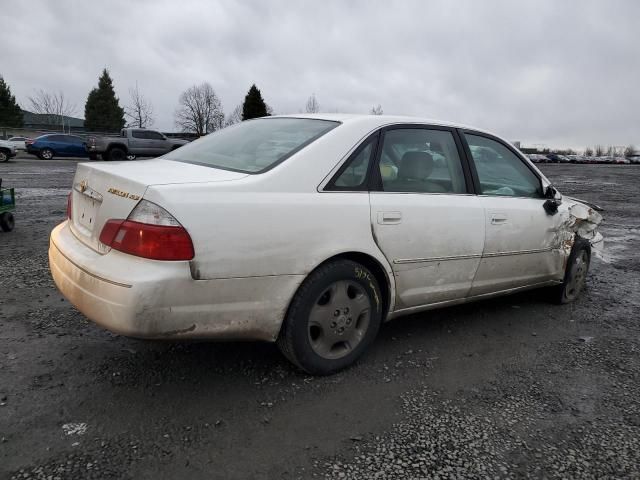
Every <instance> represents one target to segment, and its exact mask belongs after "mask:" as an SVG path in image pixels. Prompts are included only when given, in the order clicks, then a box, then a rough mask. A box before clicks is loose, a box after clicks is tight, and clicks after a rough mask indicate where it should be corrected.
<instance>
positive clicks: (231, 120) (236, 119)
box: [224, 104, 242, 127]
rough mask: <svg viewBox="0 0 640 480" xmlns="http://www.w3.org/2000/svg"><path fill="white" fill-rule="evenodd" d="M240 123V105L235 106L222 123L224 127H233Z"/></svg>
mask: <svg viewBox="0 0 640 480" xmlns="http://www.w3.org/2000/svg"><path fill="white" fill-rule="evenodd" d="M241 121H242V104H240V105H237V106H236V108H234V109H233V112H231V113H230V114H229V115H227V117H226V118H225V121H224V126H225V127H229V126H231V125H235V124H236V123H240V122H241Z"/></svg>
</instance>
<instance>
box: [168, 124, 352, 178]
mask: <svg viewBox="0 0 640 480" xmlns="http://www.w3.org/2000/svg"><path fill="white" fill-rule="evenodd" d="M338 125H340V122H334V121H329V120H316V119H310V118H258V119H255V120H247V121H244V122H241V123H238V124H236V125H233V126H231V127H227V128H223V129H222V130H218V131H216V132H214V133H211V134H209V135H207V136H205V137H202V138H200V139H198V140H196V141H194V142H191V143H189V144H187V145H185V146H183V147H180V148H178V149H176V150H173V151H172V152H170V153H167V154H166V155H164V156H163V157H162V158H165V159H168V160H175V161H178V162H185V163H195V164H197V165H204V166H207V167H214V168H222V169H225V170H232V171H236V172H243V173H261V172H263V171H266V170H268V169H270V168H272V167H273V166H275V165H277V164H278V163H280V162H282V161H284V160H285V159H287V158H288V157H290V156H291V155H293V154H294V153H296V152H297V151H299V150H300V149H302V148H304V147H305V146H307V145H309V144H310V143H311V142H313V141H314V140H316V139H318V138H320V137H321V136H322V135H324V134H325V133H327V132H328V131H330V130H332V129H334V128H335V127H337V126H338Z"/></svg>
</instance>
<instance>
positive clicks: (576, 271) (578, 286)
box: [552, 236, 591, 304]
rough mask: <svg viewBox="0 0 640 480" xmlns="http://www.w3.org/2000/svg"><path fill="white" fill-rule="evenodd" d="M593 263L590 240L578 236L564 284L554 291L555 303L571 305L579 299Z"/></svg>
mask: <svg viewBox="0 0 640 480" xmlns="http://www.w3.org/2000/svg"><path fill="white" fill-rule="evenodd" d="M590 263H591V244H590V243H589V241H588V240H585V239H584V238H582V237H578V236H576V240H575V242H574V243H573V248H572V249H571V254H570V255H569V259H568V260H567V268H566V270H565V274H564V280H563V281H562V284H560V285H558V286H557V287H555V288H554V289H553V294H552V300H553V301H554V303H558V304H565V303H571V302H574V301H575V300H577V299H578V297H579V296H580V292H582V290H583V289H584V286H585V283H586V280H587V273H589V265H590Z"/></svg>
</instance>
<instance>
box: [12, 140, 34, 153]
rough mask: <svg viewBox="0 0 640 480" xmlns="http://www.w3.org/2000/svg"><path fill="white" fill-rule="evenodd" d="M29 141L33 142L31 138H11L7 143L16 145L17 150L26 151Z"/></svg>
mask: <svg viewBox="0 0 640 480" xmlns="http://www.w3.org/2000/svg"><path fill="white" fill-rule="evenodd" d="M29 140H31V139H30V138H29V137H11V138H10V139H9V140H7V141H8V142H9V143H11V144H13V145H15V147H16V150H22V151H25V150H26V149H27V141H29Z"/></svg>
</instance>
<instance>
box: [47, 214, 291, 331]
mask: <svg viewBox="0 0 640 480" xmlns="http://www.w3.org/2000/svg"><path fill="white" fill-rule="evenodd" d="M49 265H50V269H51V274H52V276H53V280H54V282H55V284H56V286H57V287H58V289H59V290H60V292H61V293H62V294H63V295H64V296H65V297H66V298H67V299H68V300H69V301H70V302H71V303H72V304H73V305H74V306H75V307H76V308H77V309H78V310H80V311H81V312H82V313H83V314H84V315H86V316H87V317H88V318H89V319H90V320H92V321H93V322H95V323H97V324H98V325H101V326H103V327H104V328H107V329H108V330H111V331H113V332H115V333H119V334H122V335H127V336H132V337H140V338H163V339H167V338H208V339H220V340H266V341H273V340H275V339H276V338H277V335H278V333H279V331H280V325H281V323H282V319H283V318H284V315H285V313H286V309H287V307H288V304H289V301H290V299H291V297H292V296H293V294H294V292H295V290H296V289H297V287H298V285H299V284H300V282H301V281H302V277H301V276H299V275H281V276H269V277H246V278H227V279H216V280H193V278H192V277H191V274H190V269H189V262H161V261H154V260H147V259H142V258H137V257H133V256H131V255H127V254H123V253H121V252H118V251H115V250H112V251H111V252H109V253H107V254H106V255H102V254H99V253H97V252H95V251H93V250H92V249H90V248H89V247H87V246H85V245H84V244H83V243H82V242H80V241H79V240H78V239H77V238H76V237H75V236H74V234H73V233H72V232H71V230H70V228H69V226H68V222H63V223H62V224H60V225H58V226H57V227H56V228H54V230H53V231H52V232H51V239H50V245H49Z"/></svg>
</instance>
